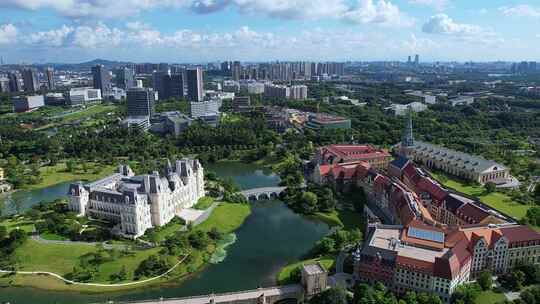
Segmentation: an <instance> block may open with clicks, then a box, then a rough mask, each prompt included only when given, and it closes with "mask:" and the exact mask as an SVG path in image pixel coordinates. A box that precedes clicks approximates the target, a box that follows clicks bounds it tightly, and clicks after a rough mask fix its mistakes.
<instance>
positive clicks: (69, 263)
mask: <svg viewBox="0 0 540 304" xmlns="http://www.w3.org/2000/svg"><path fill="white" fill-rule="evenodd" d="M160 250H161V248H159V247H157V248H152V249H148V250H142V251H134V252H133V255H129V256H121V257H119V258H117V259H115V260H113V261H108V262H105V263H103V264H101V265H99V267H98V274H97V276H96V278H95V279H94V280H93V281H92V282H93V283H96V282H97V283H110V276H111V275H112V274H115V273H118V272H119V271H120V269H122V266H125V267H126V271H127V273H128V276H127V277H128V281H131V280H132V279H133V272H134V271H135V269H136V268H137V267H138V266H139V264H140V263H141V262H142V261H143V260H145V259H146V258H148V257H149V256H150V255H152V254H158V253H159V251H160ZM96 251H97V248H96V247H94V246H88V245H76V244H70V245H61V244H41V243H38V242H36V241H34V240H28V241H26V243H24V244H23V245H22V246H21V247H19V248H17V250H16V251H15V255H16V258H17V261H18V263H19V269H18V270H21V271H49V272H54V273H58V274H60V275H66V274H68V273H70V272H71V271H72V270H73V267H74V266H78V265H79V261H80V259H79V258H80V257H81V256H83V255H86V254H88V253H94V252H96Z"/></svg>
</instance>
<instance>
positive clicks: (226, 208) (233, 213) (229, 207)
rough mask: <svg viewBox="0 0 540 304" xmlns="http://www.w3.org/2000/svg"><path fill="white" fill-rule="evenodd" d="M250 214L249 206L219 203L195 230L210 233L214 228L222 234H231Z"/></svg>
mask: <svg viewBox="0 0 540 304" xmlns="http://www.w3.org/2000/svg"><path fill="white" fill-rule="evenodd" d="M250 213H251V207H250V205H249V204H231V203H220V204H219V206H217V207H216V208H215V209H214V211H212V214H211V215H210V217H209V218H208V219H207V220H206V221H205V222H203V223H202V224H200V225H198V226H196V227H195V229H198V230H202V231H210V230H211V229H212V228H214V227H215V228H217V229H218V230H219V231H220V232H222V233H231V232H233V231H235V230H236V229H238V228H239V227H240V226H242V224H243V223H244V220H245V219H246V218H247V217H248V216H249V214H250Z"/></svg>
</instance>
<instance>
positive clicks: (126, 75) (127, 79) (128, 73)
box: [114, 67, 136, 90]
mask: <svg viewBox="0 0 540 304" xmlns="http://www.w3.org/2000/svg"><path fill="white" fill-rule="evenodd" d="M114 75H115V80H116V86H117V87H119V88H122V89H124V90H127V89H130V88H133V87H135V86H136V85H135V71H134V70H133V69H131V68H127V67H125V68H120V69H117V70H115V71H114Z"/></svg>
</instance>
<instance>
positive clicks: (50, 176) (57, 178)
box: [25, 162, 116, 189]
mask: <svg viewBox="0 0 540 304" xmlns="http://www.w3.org/2000/svg"><path fill="white" fill-rule="evenodd" d="M87 166H88V168H87V170H86V172H85V171H84V169H83V167H82V165H77V167H76V168H75V170H74V171H73V172H69V171H68V170H67V168H66V163H64V162H62V163H58V164H56V165H54V166H44V167H41V168H39V171H40V172H41V177H42V179H43V180H42V181H41V182H40V183H38V184H35V185H26V186H25V188H26V189H41V188H46V187H50V186H52V185H56V184H59V183H63V182H69V181H75V180H85V181H93V180H97V179H99V178H102V177H105V176H107V175H110V174H111V173H113V172H114V170H115V169H116V167H114V166H110V165H105V166H104V165H100V164H97V163H87Z"/></svg>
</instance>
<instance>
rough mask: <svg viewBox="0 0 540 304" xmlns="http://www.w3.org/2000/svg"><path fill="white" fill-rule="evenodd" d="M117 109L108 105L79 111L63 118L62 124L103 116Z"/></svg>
mask: <svg viewBox="0 0 540 304" xmlns="http://www.w3.org/2000/svg"><path fill="white" fill-rule="evenodd" d="M116 108H117V107H116V106H115V105H106V104H99V105H95V106H91V107H88V108H86V109H84V110H81V111H77V112H74V113H71V114H67V115H66V116H64V117H62V118H61V121H62V123H68V122H71V121H74V120H78V119H81V118H84V117H88V116H92V115H96V114H101V113H108V112H112V111H114V110H115V109H116Z"/></svg>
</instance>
